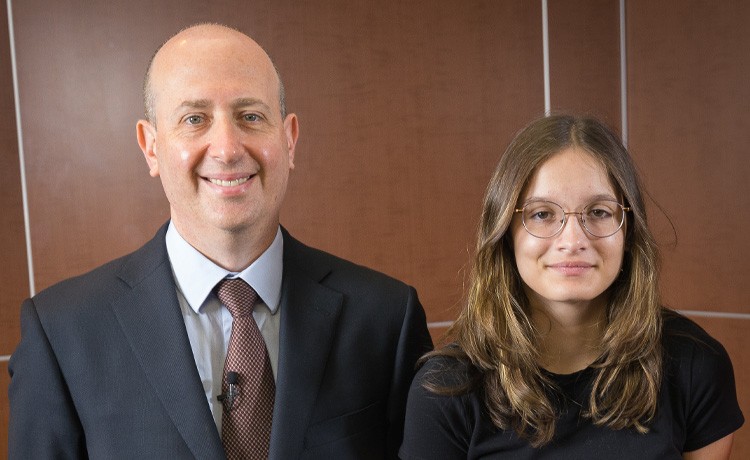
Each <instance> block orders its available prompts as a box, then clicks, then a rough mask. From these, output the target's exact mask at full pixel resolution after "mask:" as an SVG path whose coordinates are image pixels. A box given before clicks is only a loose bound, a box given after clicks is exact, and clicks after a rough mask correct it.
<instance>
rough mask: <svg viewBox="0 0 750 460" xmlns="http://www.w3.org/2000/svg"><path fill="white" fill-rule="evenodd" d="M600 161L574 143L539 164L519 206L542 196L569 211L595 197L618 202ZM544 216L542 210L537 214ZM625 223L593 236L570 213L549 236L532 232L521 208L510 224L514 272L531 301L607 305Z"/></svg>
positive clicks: (536, 303) (536, 304)
mask: <svg viewBox="0 0 750 460" xmlns="http://www.w3.org/2000/svg"><path fill="white" fill-rule="evenodd" d="M619 198H620V194H619V193H617V191H616V190H615V188H614V187H613V186H612V184H611V183H610V180H609V177H608V175H607V172H606V170H605V169H604V167H603V166H602V165H601V164H600V163H599V162H598V161H597V160H596V159H595V158H594V157H592V156H591V155H590V154H588V153H587V152H585V151H583V150H581V149H579V148H576V147H573V148H569V149H566V150H563V151H561V152H560V153H557V154H555V155H553V156H552V157H550V158H549V159H548V160H546V161H545V162H544V163H542V164H541V166H539V167H538V168H537V170H536V171H535V172H534V174H533V175H532V176H531V178H530V180H529V182H528V184H527V185H526V187H525V188H524V190H523V191H522V193H521V198H520V201H519V203H518V206H517V207H518V208H521V207H523V206H524V205H525V204H526V203H528V202H530V201H536V200H547V201H552V202H554V203H557V204H559V205H560V206H562V208H563V210H564V211H565V212H566V213H568V212H571V211H573V212H579V211H581V210H582V209H583V208H584V207H586V206H587V205H589V204H590V203H592V202H593V201H596V200H602V199H608V200H614V201H617V202H620V201H621V200H620V199H619ZM539 216H541V217H544V214H539ZM625 230H626V229H625V225H624V224H623V226H622V228H620V229H619V230H618V231H617V232H616V233H615V234H613V235H611V236H608V237H604V238H597V237H594V236H592V235H591V234H590V233H588V232H587V231H586V230H585V229H584V228H583V227H582V226H581V223H580V221H579V220H578V218H577V216H576V215H575V214H569V215H568V219H567V222H566V224H565V227H564V228H563V229H562V231H560V232H559V233H557V234H556V235H555V236H552V237H550V238H537V237H535V236H533V235H531V234H530V233H529V232H527V231H526V229H525V228H524V226H523V223H522V216H521V213H516V215H515V216H514V218H513V222H512V224H511V236H512V239H513V251H514V253H515V258H516V264H517V267H518V272H519V273H520V275H521V279H522V280H523V283H524V289H525V291H526V295H527V296H528V297H529V299H530V301H531V305H532V307H537V308H545V309H546V308H549V307H552V306H553V305H564V304H570V305H584V306H589V305H594V306H601V307H604V305H606V300H607V299H606V294H605V292H606V291H607V288H609V286H610V285H611V284H612V283H613V282H614V280H615V278H617V275H618V273H619V271H620V267H621V265H622V259H623V253H624V247H625Z"/></svg>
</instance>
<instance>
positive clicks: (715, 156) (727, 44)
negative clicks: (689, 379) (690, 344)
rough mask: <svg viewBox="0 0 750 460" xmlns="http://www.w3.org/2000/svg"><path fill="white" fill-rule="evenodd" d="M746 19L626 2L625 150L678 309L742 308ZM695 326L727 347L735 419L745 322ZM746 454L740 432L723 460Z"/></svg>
mask: <svg viewBox="0 0 750 460" xmlns="http://www.w3.org/2000/svg"><path fill="white" fill-rule="evenodd" d="M748 21H750V4H749V3H747V2H738V1H732V2H704V1H677V0H671V1H660V2H652V1H648V0H630V1H628V2H627V37H628V45H627V47H628V115H629V116H628V123H629V127H630V136H629V137H630V147H631V151H632V152H633V153H634V155H635V157H636V160H637V162H638V164H639V165H640V166H641V169H642V170H643V172H644V176H645V179H646V184H647V187H648V188H649V190H650V191H651V193H652V195H653V198H654V199H655V202H656V203H658V204H659V205H661V207H662V208H663V211H662V210H661V209H659V207H658V206H657V205H656V204H655V203H654V202H653V201H652V202H651V203H650V204H651V206H650V218H651V223H652V227H653V228H654V229H655V230H656V235H657V238H658V240H659V242H660V243H661V245H662V250H663V255H664V271H663V280H662V288H663V289H662V290H663V293H664V297H665V300H666V301H667V302H668V303H669V304H670V305H671V306H673V307H675V308H679V309H688V310H706V311H719V312H739V313H750V284H748V280H749V279H750V266H748V264H747V261H748V260H750V244H748V242H747V229H748V228H750V214H749V213H747V212H746V211H745V210H746V209H749V208H750V193H748V191H750V187H748V183H747V178H748V177H749V176H750V160H748V156H747V146H748V145H750V129H748V117H747V103H748V101H749V100H750V86H748V85H747V75H748V74H749V73H750V60H748V58H747V56H748V55H750V54H749V53H750V37H748V35H747V34H746V33H745V30H746V25H747V23H748ZM665 212H666V215H668V216H669V217H670V218H671V221H672V223H673V224H674V227H675V229H676V234H675V233H674V232H673V231H672V228H671V226H670V224H669V222H668V221H667V217H666V215H665ZM675 236H676V238H675ZM699 322H700V323H701V324H704V325H706V327H707V329H708V331H709V332H710V333H712V334H714V335H715V336H716V337H717V338H718V339H719V340H720V341H721V342H722V343H723V344H724V345H725V346H726V347H727V349H728V350H729V353H730V355H731V357H732V360H733V363H734V367H735V375H736V377H737V388H738V391H739V397H740V404H741V406H742V407H743V410H744V413H745V415H746V416H747V414H749V413H750V401H749V400H748V393H747V389H748V388H750V362H748V360H747V359H746V356H745V355H746V354H743V351H744V350H746V349H747V348H748V346H750V341H749V340H748V334H747V331H748V329H750V320H746V319H700V320H699ZM748 455H750V431H748V429H747V428H746V427H745V428H743V429H740V430H739V431H738V432H737V434H736V436H735V450H734V454H733V456H732V458H738V459H739V458H747V457H748Z"/></svg>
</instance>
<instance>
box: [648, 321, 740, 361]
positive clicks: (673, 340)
mask: <svg viewBox="0 0 750 460" xmlns="http://www.w3.org/2000/svg"><path fill="white" fill-rule="evenodd" d="M662 331H663V332H662V341H663V344H664V348H665V351H666V352H667V356H671V357H685V355H686V354H689V355H694V354H696V353H697V354H698V355H709V356H710V355H716V356H724V355H727V353H726V350H725V349H724V346H723V345H722V344H721V343H720V342H719V341H718V340H716V339H715V338H713V337H712V336H711V335H710V334H709V333H708V332H706V331H705V330H704V329H703V328H702V327H701V326H699V325H698V324H697V323H696V322H695V321H693V320H691V319H690V318H688V317H686V316H684V315H682V314H680V313H678V312H676V311H673V310H667V311H665V313H664V326H663V328H662Z"/></svg>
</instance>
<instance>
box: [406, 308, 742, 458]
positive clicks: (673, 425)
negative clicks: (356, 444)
mask: <svg viewBox="0 0 750 460" xmlns="http://www.w3.org/2000/svg"><path fill="white" fill-rule="evenodd" d="M663 343H664V353H665V360H664V370H665V373H664V378H663V380H662V386H661V390H660V393H659V402H658V406H657V413H656V417H655V419H654V420H653V421H652V423H651V424H650V425H649V432H648V433H646V434H639V433H638V432H636V431H635V430H633V429H623V430H612V429H610V428H607V427H598V426H595V425H593V424H592V423H591V420H590V419H587V418H584V417H582V416H581V412H582V406H587V405H588V395H589V394H590V391H591V381H592V377H593V376H594V372H595V370H594V369H592V368H587V369H584V370H582V371H580V372H576V373H574V374H570V375H556V374H549V375H550V377H551V378H553V379H554V380H555V381H556V382H557V384H558V385H559V386H560V388H561V390H562V393H563V394H564V397H561V398H559V403H560V406H559V408H560V409H561V410H560V412H561V415H560V418H558V420H557V423H556V427H555V435H554V438H553V440H552V441H551V442H550V443H549V444H547V445H545V446H543V447H542V448H540V449H535V448H532V447H531V446H530V445H529V443H528V442H527V441H525V440H523V439H520V438H519V437H518V436H517V435H516V434H515V432H514V431H512V430H499V429H498V428H496V427H495V426H494V425H493V424H492V421H491V420H490V419H489V417H488V416H487V414H486V411H485V408H484V404H483V400H482V396H481V394H480V392H479V391H474V392H472V393H469V394H466V395H462V396H439V395H435V394H433V393H430V392H429V391H427V390H425V389H424V388H423V387H422V383H423V381H424V378H425V373H428V372H441V374H439V375H440V379H441V380H442V381H444V382H451V381H453V382H455V381H458V380H460V379H463V378H465V377H464V376H465V375H466V373H467V367H466V366H467V365H466V364H462V363H460V362H458V361H456V360H454V359H451V358H445V357H435V358H432V359H430V360H428V361H427V362H426V363H425V365H424V366H423V367H422V369H420V371H419V373H418V374H417V376H416V377H415V379H414V382H413V383H412V387H411V390H410V392H409V401H408V404H407V411H406V427H405V431H404V441H403V444H402V446H401V450H400V452H399V454H400V456H401V458H403V459H430V460H432V459H454V458H455V459H459V458H460V459H464V458H466V459H474V458H477V459H478V458H514V459H526V458H528V459H531V458H534V459H541V458H554V459H588V458H606V459H620V458H622V459H637V460H648V459H671V458H674V459H681V458H682V452H689V451H691V450H696V449H699V448H701V447H704V446H707V445H708V444H711V443H712V442H714V441H718V440H719V439H721V438H723V437H724V436H726V435H728V434H730V433H733V432H734V431H736V430H737V429H738V428H739V427H740V426H742V424H743V422H744V418H743V416H742V411H741V410H740V408H739V405H738V403H737V395H736V390H735V383H734V372H733V370H732V363H731V362H730V360H729V356H728V355H727V353H726V351H725V350H724V347H722V345H721V344H720V343H719V342H717V341H716V340H714V339H713V338H712V337H710V336H709V335H708V334H707V333H706V332H705V331H704V330H703V329H701V328H700V327H699V326H698V325H696V324H695V323H693V322H692V321H690V320H689V319H687V318H684V317H670V318H668V319H666V320H665V323H664V334H663Z"/></svg>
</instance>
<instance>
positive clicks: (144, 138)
mask: <svg viewBox="0 0 750 460" xmlns="http://www.w3.org/2000/svg"><path fill="white" fill-rule="evenodd" d="M135 134H136V136H137V137H138V146H139V147H140V148H141V150H143V156H144V157H145V158H146V163H148V173H149V174H150V175H151V177H158V176H159V160H158V158H157V157H156V127H154V125H152V124H151V123H150V122H148V121H146V120H138V123H136V125H135Z"/></svg>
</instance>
